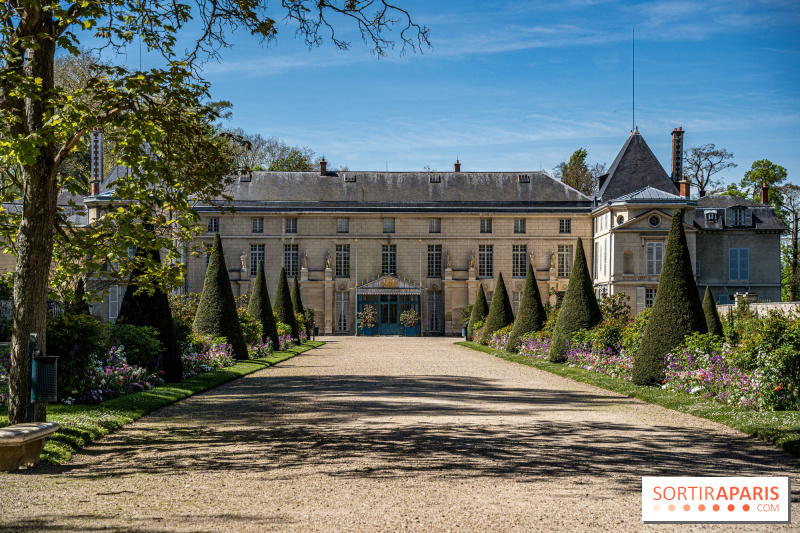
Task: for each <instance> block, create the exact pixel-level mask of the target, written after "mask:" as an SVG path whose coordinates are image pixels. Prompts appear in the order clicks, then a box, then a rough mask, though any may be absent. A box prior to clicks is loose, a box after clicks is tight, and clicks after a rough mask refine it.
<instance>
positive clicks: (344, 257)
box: [336, 219, 350, 278]
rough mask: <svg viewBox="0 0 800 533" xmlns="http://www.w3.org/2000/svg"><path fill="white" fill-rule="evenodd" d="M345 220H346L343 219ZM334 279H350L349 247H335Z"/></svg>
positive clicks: (341, 245) (347, 245) (345, 245)
mask: <svg viewBox="0 0 800 533" xmlns="http://www.w3.org/2000/svg"><path fill="white" fill-rule="evenodd" d="M345 220H347V219H345ZM336 277H337V278H349V277H350V245H349V244H337V245H336Z"/></svg>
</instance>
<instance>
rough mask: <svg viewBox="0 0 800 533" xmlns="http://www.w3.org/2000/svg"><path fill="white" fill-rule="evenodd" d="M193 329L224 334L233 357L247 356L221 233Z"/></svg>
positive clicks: (205, 332) (216, 236) (215, 241)
mask: <svg viewBox="0 0 800 533" xmlns="http://www.w3.org/2000/svg"><path fill="white" fill-rule="evenodd" d="M193 329H194V330H195V331H197V332H199V333H204V334H206V335H212V336H214V337H225V338H226V339H227V341H228V344H230V345H231V346H232V347H233V354H234V357H235V358H236V359H238V360H240V361H241V360H244V359H247V345H246V344H245V342H244V337H243V336H242V328H241V326H240V325H239V316H238V313H237V308H236V302H235V301H234V299H233V290H232V289H231V282H230V278H228V269H227V267H226V266H225V256H224V253H223V251H222V240H221V239H220V237H219V233H217V234H216V235H215V236H214V247H213V248H212V250H211V257H210V258H209V261H208V268H207V269H206V279H205V282H204V283H203V293H202V294H201V295H200V303H199V304H198V307H197V315H196V316H195V319H194V325H193Z"/></svg>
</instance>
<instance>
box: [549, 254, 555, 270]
mask: <svg viewBox="0 0 800 533" xmlns="http://www.w3.org/2000/svg"><path fill="white" fill-rule="evenodd" d="M550 268H556V253H555V252H550Z"/></svg>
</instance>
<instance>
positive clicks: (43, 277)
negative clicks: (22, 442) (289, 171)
mask: <svg viewBox="0 0 800 533" xmlns="http://www.w3.org/2000/svg"><path fill="white" fill-rule="evenodd" d="M0 16H2V19H3V21H4V23H3V25H2V29H0V58H1V59H2V60H0V121H2V123H3V125H4V127H3V128H2V129H0V175H3V176H4V179H5V180H7V181H8V182H9V183H12V184H14V187H9V188H7V189H4V190H3V191H2V192H0V201H3V202H13V201H18V202H19V203H21V209H19V210H3V211H2V212H0V218H1V219H0V231H2V237H3V238H4V240H5V242H6V243H8V247H9V248H10V249H11V250H12V251H13V253H15V254H16V259H17V262H16V276H15V280H14V302H15V308H14V313H13V330H14V334H13V336H12V342H11V372H10V380H9V388H10V402H9V410H8V413H9V421H10V422H11V423H17V422H22V421H23V420H24V419H25V410H26V406H25V392H26V391H27V370H26V368H27V367H26V364H27V363H26V357H27V339H28V335H29V334H30V333H38V334H39V339H40V343H41V347H42V349H43V350H46V343H47V338H46V331H45V314H46V313H45V306H44V303H43V302H45V300H46V298H47V290H48V284H49V281H50V273H51V266H52V263H53V256H54V253H55V254H56V255H57V257H58V259H59V260H58V265H59V266H58V269H56V276H55V278H56V279H57V280H63V279H64V277H65V272H67V271H69V270H70V269H71V268H72V269H77V268H78V265H80V267H81V268H84V269H85V268H86V267H87V264H86V263H91V264H90V265H88V266H90V267H98V265H97V263H99V262H101V261H100V259H101V258H102V259H103V262H104V261H105V259H110V260H112V261H113V262H119V263H120V265H121V271H120V272H114V274H115V275H117V276H121V277H125V275H128V274H130V273H131V272H132V270H133V268H132V267H133V265H134V264H136V263H137V262H138V263H144V266H145V269H144V275H143V276H142V277H141V278H140V279H141V282H142V283H151V284H153V283H154V282H155V280H156V279H159V280H160V281H162V282H163V281H165V280H166V281H167V282H168V284H178V283H179V281H178V280H179V279H180V278H181V275H182V267H181V266H180V263H181V262H180V261H178V259H179V258H180V256H181V250H180V245H177V244H175V243H183V242H190V241H191V236H192V234H193V232H194V231H199V226H198V224H197V217H196V214H194V213H193V211H192V209H191V207H192V203H193V202H196V201H197V202H203V201H212V200H214V199H218V198H219V197H220V196H221V193H222V192H223V191H224V188H225V185H226V183H225V180H220V179H219V176H227V175H231V173H232V172H234V171H236V170H237V169H236V166H235V164H234V162H233V161H232V158H231V157H230V156H231V154H230V148H229V143H227V142H222V139H219V138H218V136H216V135H215V131H214V128H213V127H212V124H213V122H214V121H215V120H216V119H217V118H218V117H219V116H220V112H219V110H218V109H215V108H214V107H213V106H210V105H209V104H208V103H207V102H208V100H209V91H208V83H206V82H205V81H204V80H203V79H202V78H201V77H200V72H201V70H202V69H201V68H200V63H201V62H202V61H203V60H205V59H206V58H208V57H209V56H216V55H217V54H218V51H219V50H220V49H221V48H223V47H225V46H227V45H228V41H227V38H228V36H229V35H230V31H233V30H236V29H239V30H241V31H247V32H249V33H251V34H253V35H256V36H258V37H259V38H261V39H262V40H265V41H271V40H273V39H275V38H276V35H277V32H278V28H279V25H278V24H277V23H276V19H277V18H282V19H284V20H288V21H290V22H293V23H294V24H295V26H296V32H297V35H299V36H300V38H302V39H304V40H305V41H306V42H307V43H308V44H309V45H319V44H320V43H321V42H322V40H323V34H325V35H327V36H328V38H329V39H330V40H331V41H332V42H333V44H334V45H335V46H337V47H339V48H347V47H348V46H349V43H348V42H347V41H346V40H344V39H342V38H341V37H340V34H339V33H336V32H334V27H335V26H336V27H338V26H339V23H338V22H335V21H333V20H331V17H339V16H341V17H342V19H341V20H344V21H347V22H349V23H352V24H354V25H355V27H356V29H357V30H358V31H359V32H360V35H361V37H362V38H363V39H364V40H365V41H366V42H368V43H371V45H372V47H373V51H374V52H376V53H377V54H378V55H384V54H385V53H386V51H387V49H388V48H389V47H391V46H392V45H393V42H392V41H391V40H390V39H389V38H387V35H386V31H387V30H391V27H392V26H395V27H397V28H399V40H401V41H402V43H403V48H404V49H405V47H406V46H410V47H412V48H413V49H415V50H416V47H417V46H420V45H427V44H428V30H427V29H426V28H424V27H420V26H419V25H417V24H415V23H414V22H412V20H411V18H410V16H409V14H408V12H407V11H405V10H403V9H401V8H399V7H396V6H394V5H392V4H390V3H388V2H386V1H384V0H381V1H379V2H356V1H347V2H342V3H339V2H336V3H334V2H327V1H326V2H316V1H312V0H294V1H291V2H283V3H269V2H267V1H266V0H253V1H250V2H238V1H235V0H198V1H196V2H192V3H185V2H182V1H181V0H177V1H174V2H129V3H126V4H124V5H123V4H121V3H120V2H117V1H104V0H99V1H96V2H76V3H66V4H65V3H62V2H57V1H55V0H42V1H39V2H22V3H20V2H5V3H3V4H0ZM190 21H201V22H199V23H197V22H192V23H193V25H194V26H193V27H192V28H191V29H190V31H191V34H189V33H187V34H186V38H187V39H189V41H187V40H183V39H181V40H180V44H178V43H179V37H181V36H182V34H183V33H184V32H182V31H181V30H183V29H184V26H186V25H187V24H189V22H190ZM197 24H199V25H200V27H199V28H198V27H197V26H196V25H197ZM91 30H95V35H94V39H95V40H94V42H95V43H97V45H98V46H99V47H104V48H106V49H111V50H116V51H121V50H124V49H125V47H127V46H131V45H134V44H135V43H136V41H140V42H141V43H142V44H143V45H144V47H145V48H146V49H147V51H148V52H155V53H160V54H161V55H162V56H163V64H164V66H163V68H153V69H150V70H147V71H136V70H133V69H130V68H125V67H120V66H98V71H97V76H94V77H92V78H91V79H90V80H89V81H88V82H87V83H86V84H85V85H84V86H83V87H82V88H80V89H78V91H75V92H72V91H69V90H67V89H65V88H64V87H63V86H59V85H57V84H56V83H55V78H54V61H55V57H56V56H57V55H61V54H72V55H77V54H78V53H79V49H78V45H79V44H80V39H81V38H82V37H83V36H85V35H88V33H87V32H89V31H91ZM198 30H199V31H198ZM195 36H197V37H195ZM76 93H77V94H79V95H81V96H84V97H86V99H85V100H82V99H81V98H76ZM87 102H91V105H90V104H89V103H87ZM96 127H100V128H103V129H104V130H105V131H106V133H107V135H108V136H109V140H110V141H111V142H114V143H115V144H116V145H117V146H119V147H121V149H120V151H119V153H118V158H117V160H118V161H119V162H120V163H121V164H122V165H124V166H125V167H127V168H130V169H136V171H135V172H132V173H130V174H129V175H127V176H125V177H124V178H123V179H120V180H118V181H117V183H116V192H117V195H116V197H117V198H120V199H124V202H125V203H124V209H117V207H120V203H116V204H115V205H112V206H111V209H109V210H108V211H106V212H104V213H103V215H102V216H101V219H100V220H98V221H97V227H96V228H95V229H94V230H93V231H85V232H81V231H74V230H73V229H72V228H71V227H70V224H69V222H68V220H67V218H66V217H64V216H62V214H61V213H60V212H59V211H58V209H57V208H56V199H57V197H58V193H59V190H62V189H63V190H68V191H70V192H73V193H77V192H80V182H79V180H76V179H75V178H73V177H70V176H68V175H66V174H62V173H59V169H60V167H61V166H62V164H63V163H64V162H65V161H66V159H67V158H68V157H69V155H70V154H71V153H72V152H73V151H75V150H84V151H85V150H86V140H85V138H86V134H87V133H88V132H90V131H92V130H93V129H94V128H96ZM151 147H152V148H151ZM154 156H155V157H154ZM141 220H150V221H151V222H153V223H154V225H155V226H156V228H157V229H156V231H155V232H154V236H152V237H150V236H147V235H146V233H147V232H145V231H143V230H142V229H141V228H140V226H141V225H140V224H138V223H137V222H138V221H141ZM130 246H144V247H145V248H146V249H164V250H166V251H167V252H168V255H167V259H168V260H167V261H164V263H163V265H161V266H158V265H156V264H155V263H154V262H153V261H152V260H148V259H147V258H140V259H139V260H134V259H132V258H131V259H129V258H127V253H126V250H127V249H128V248H129V247H130ZM54 251H55V252H54ZM85 258H89V259H88V260H87V261H84V259H85ZM140 266H142V265H141V264H140ZM94 270H95V271H100V268H99V267H98V268H94ZM71 274H74V272H73V273H71Z"/></svg>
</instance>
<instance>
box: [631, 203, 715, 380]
mask: <svg viewBox="0 0 800 533" xmlns="http://www.w3.org/2000/svg"><path fill="white" fill-rule="evenodd" d="M696 331H698V332H700V333H706V332H707V331H708V326H707V325H706V317H705V314H704V312H703V306H702V304H701V303H700V293H699V292H698V291H697V284H696V283H695V280H694V271H693V270H692V258H691V255H690V254H689V247H688V246H687V244H686V233H685V232H684V231H683V210H682V209H676V210H675V213H674V214H673V215H672V221H671V222H670V228H669V237H668V239H667V249H666V251H665V252H664V263H663V266H662V267H661V275H660V276H659V279H658V289H656V301H655V303H654V304H653V311H652V314H651V315H650V319H649V320H648V321H647V326H646V327H645V330H644V335H643V336H642V342H641V344H640V345H639V350H638V351H637V352H636V354H634V358H633V369H632V371H631V373H632V380H633V382H634V383H635V384H637V385H656V384H658V383H661V376H662V374H663V372H664V356H665V355H666V354H667V353H669V351H670V350H672V349H673V348H675V347H676V346H678V345H679V344H681V343H682V342H683V340H684V339H685V338H686V336H687V335H691V334H692V333H694V332H696Z"/></svg>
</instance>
